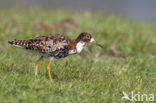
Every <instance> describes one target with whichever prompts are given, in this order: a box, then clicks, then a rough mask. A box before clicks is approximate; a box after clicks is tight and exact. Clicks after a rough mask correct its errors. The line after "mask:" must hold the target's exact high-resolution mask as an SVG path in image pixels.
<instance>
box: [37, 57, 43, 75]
mask: <svg viewBox="0 0 156 103" xmlns="http://www.w3.org/2000/svg"><path fill="white" fill-rule="evenodd" d="M42 59H43V56H41V57H40V58H39V59H38V60H37V61H36V63H35V65H36V68H35V76H37V71H38V63H39V61H40V60H42Z"/></svg>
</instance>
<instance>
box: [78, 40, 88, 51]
mask: <svg viewBox="0 0 156 103" xmlns="http://www.w3.org/2000/svg"><path fill="white" fill-rule="evenodd" d="M85 45H86V43H85V42H83V41H79V42H78V43H77V45H76V51H77V53H80V52H81V51H82V49H83V48H84V46H85Z"/></svg>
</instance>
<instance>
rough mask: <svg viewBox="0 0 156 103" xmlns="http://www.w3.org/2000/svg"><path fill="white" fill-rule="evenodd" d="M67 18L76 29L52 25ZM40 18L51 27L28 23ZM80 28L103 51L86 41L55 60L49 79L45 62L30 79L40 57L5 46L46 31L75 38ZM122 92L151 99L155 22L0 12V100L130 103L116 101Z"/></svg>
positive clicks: (155, 80)
mask: <svg viewBox="0 0 156 103" xmlns="http://www.w3.org/2000/svg"><path fill="white" fill-rule="evenodd" d="M66 18H73V19H74V20H75V22H77V27H75V28H73V27H72V28H71V27H67V28H66V29H62V27H59V26H60V25H57V24H59V22H60V21H61V20H64V19H66ZM44 21H46V22H49V23H52V24H54V26H55V29H54V30H51V31H49V30H47V29H46V30H44V29H45V28H44V27H43V28H41V29H43V30H36V28H35V27H33V25H34V24H35V25H38V24H36V23H38V22H44ZM46 28H47V27H46ZM84 31H87V32H90V33H91V34H92V35H93V37H94V38H95V39H96V40H97V41H98V42H99V43H101V44H102V45H103V46H104V49H101V48H99V47H96V46H94V45H91V44H89V45H87V46H86V48H85V49H84V50H83V52H82V53H81V54H80V55H73V56H69V57H67V58H65V59H60V60H55V61H54V62H53V63H52V65H51V73H52V77H53V79H54V81H55V82H54V83H51V82H50V81H49V78H48V75H47V71H46V69H45V68H46V66H47V63H48V62H47V61H48V60H46V59H45V60H43V61H42V62H41V63H40V64H39V74H38V76H37V77H35V76H34V68H35V65H34V63H35V61H36V60H37V59H38V57H39V56H37V57H36V56H33V54H31V53H29V52H28V51H24V50H21V49H18V48H15V47H11V46H10V45H9V44H8V41H9V40H14V39H30V38H33V37H37V36H40V35H46V34H49V33H50V32H57V33H63V34H66V35H69V36H71V37H73V38H76V37H77V36H78V34H79V33H80V32H84ZM122 91H125V92H126V93H127V94H129V95H130V92H131V91H135V93H138V92H140V94H155V102H156V25H142V24H139V23H136V22H135V21H133V20H127V19H125V18H122V17H116V16H113V15H112V16H108V15H107V16H106V15H93V13H89V12H82V13H68V12H61V11H57V12H56V11H42V10H19V9H15V10H0V103H43V102H44V103H47V102H50V103H52V102H56V103H95V102H96V103H97V102H98V103H121V102H123V103H125V102H126V103H129V101H128V100H122V99H121V98H122ZM144 102H145V101H144Z"/></svg>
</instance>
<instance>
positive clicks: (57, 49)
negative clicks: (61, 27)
mask: <svg viewBox="0 0 156 103" xmlns="http://www.w3.org/2000/svg"><path fill="white" fill-rule="evenodd" d="M8 43H9V44H10V45H12V46H15V47H18V48H23V49H26V50H28V51H35V53H38V54H39V55H40V58H39V59H38V60H37V61H36V62H35V76H37V73H38V64H39V62H40V61H41V60H42V59H43V58H48V59H49V63H48V65H47V68H46V69H47V71H48V76H49V79H50V81H51V82H53V79H52V76H51V73H50V64H51V62H52V61H53V60H55V59H60V58H64V57H67V56H69V55H73V54H79V53H80V52H81V51H82V50H83V48H84V47H85V45H86V44H88V43H92V44H95V45H97V46H99V47H101V48H103V46H102V45H101V44H99V43H98V42H96V41H95V40H94V38H93V37H92V36H91V34H90V33H88V32H82V33H80V34H79V36H78V37H77V38H76V39H72V38H71V37H69V36H67V35H64V34H49V35H45V36H39V37H35V38H33V39H29V40H16V39H15V40H12V41H8Z"/></svg>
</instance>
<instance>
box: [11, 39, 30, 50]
mask: <svg viewBox="0 0 156 103" xmlns="http://www.w3.org/2000/svg"><path fill="white" fill-rule="evenodd" d="M8 43H9V44H11V45H13V46H16V47H19V48H25V47H26V44H27V40H13V41H9V42H8Z"/></svg>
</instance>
